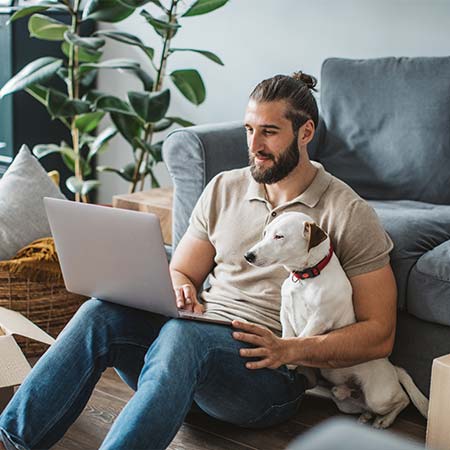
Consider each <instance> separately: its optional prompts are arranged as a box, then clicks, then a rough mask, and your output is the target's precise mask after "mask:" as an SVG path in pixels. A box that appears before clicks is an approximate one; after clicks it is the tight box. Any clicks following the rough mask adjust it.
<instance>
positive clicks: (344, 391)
mask: <svg viewBox="0 0 450 450" xmlns="http://www.w3.org/2000/svg"><path fill="white" fill-rule="evenodd" d="M331 393H332V394H333V396H334V397H335V398H336V399H338V400H341V401H342V400H345V399H347V398H349V397H351V395H352V389H350V388H349V387H348V386H346V385H345V384H340V385H339V386H334V387H332V388H331Z"/></svg>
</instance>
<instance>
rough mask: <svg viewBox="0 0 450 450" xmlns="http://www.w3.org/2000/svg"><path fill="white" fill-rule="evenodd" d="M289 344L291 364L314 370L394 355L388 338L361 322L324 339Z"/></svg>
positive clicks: (295, 340) (296, 340) (373, 325)
mask: <svg viewBox="0 0 450 450" xmlns="http://www.w3.org/2000/svg"><path fill="white" fill-rule="evenodd" d="M286 341H287V348H288V360H289V361H288V364H296V365H303V366H310V367H320V368H337V367H350V366H354V365H355V364H360V363H362V362H366V361H369V360H373V359H378V358H384V357H386V356H387V354H388V353H390V349H389V345H388V342H389V341H388V337H387V336H383V335H382V334H381V332H380V327H379V326H378V324H377V323H376V322H371V321H363V322H357V323H355V324H352V325H349V326H347V327H344V328H340V329H338V330H333V331H330V332H329V333H327V334H323V335H320V336H311V337H305V338H300V337H295V338H287V339H286Z"/></svg>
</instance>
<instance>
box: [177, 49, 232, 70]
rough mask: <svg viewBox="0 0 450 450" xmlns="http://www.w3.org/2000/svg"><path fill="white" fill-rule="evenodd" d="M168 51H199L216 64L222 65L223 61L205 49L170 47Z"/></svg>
mask: <svg viewBox="0 0 450 450" xmlns="http://www.w3.org/2000/svg"><path fill="white" fill-rule="evenodd" d="M169 51H170V53H174V52H195V53H200V54H201V55H203V56H206V57H207V58H208V59H210V60H211V61H214V62H215V63H217V64H220V65H221V66H223V65H224V64H223V62H222V60H221V59H220V58H219V57H218V56H217V55H215V54H214V53H212V52H209V51H207V50H196V49H194V48H171V49H170V50H169Z"/></svg>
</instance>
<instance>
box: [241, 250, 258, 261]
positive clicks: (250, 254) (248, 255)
mask: <svg viewBox="0 0 450 450" xmlns="http://www.w3.org/2000/svg"><path fill="white" fill-rule="evenodd" d="M244 258H245V259H246V260H247V261H248V262H249V263H252V262H255V259H256V255H255V254H254V253H253V252H247V253H246V254H245V255H244Z"/></svg>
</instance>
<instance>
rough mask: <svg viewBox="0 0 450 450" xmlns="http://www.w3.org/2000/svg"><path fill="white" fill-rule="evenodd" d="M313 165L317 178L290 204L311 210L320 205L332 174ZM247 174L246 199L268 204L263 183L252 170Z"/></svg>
mask: <svg viewBox="0 0 450 450" xmlns="http://www.w3.org/2000/svg"><path fill="white" fill-rule="evenodd" d="M311 163H312V164H313V165H314V166H315V167H316V168H317V169H318V170H317V173H316V176H315V177H314V179H313V181H312V182H311V184H310V185H309V186H308V187H307V188H306V190H305V191H304V192H302V193H301V194H300V195H298V196H297V197H295V198H294V199H292V200H291V201H289V202H288V203H289V204H292V203H303V204H304V205H306V206H309V207H310V208H314V207H315V206H316V205H317V203H319V200H320V198H321V197H322V195H323V193H324V192H325V191H326V190H327V188H328V186H329V184H330V182H331V174H329V173H328V172H327V171H325V169H324V167H323V166H322V164H320V163H318V162H317V161H311ZM247 174H248V179H249V180H248V181H249V183H248V189H247V193H246V195H245V198H246V199H248V200H260V201H263V202H267V197H266V190H265V189H264V185H263V184H262V183H257V182H256V181H255V180H254V179H253V177H252V175H251V173H250V170H248V172H247Z"/></svg>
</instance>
